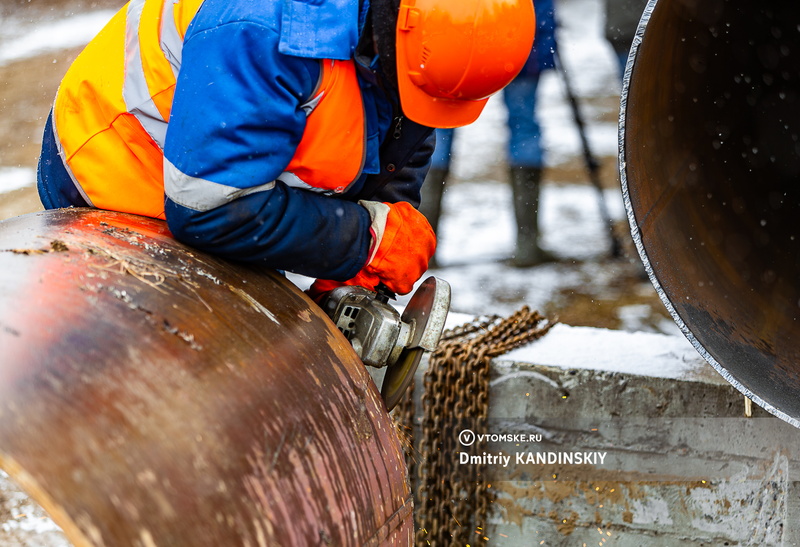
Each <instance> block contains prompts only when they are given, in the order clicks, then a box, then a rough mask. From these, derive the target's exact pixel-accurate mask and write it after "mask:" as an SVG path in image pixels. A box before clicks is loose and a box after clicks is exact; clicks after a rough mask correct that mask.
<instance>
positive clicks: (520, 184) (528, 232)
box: [510, 167, 553, 268]
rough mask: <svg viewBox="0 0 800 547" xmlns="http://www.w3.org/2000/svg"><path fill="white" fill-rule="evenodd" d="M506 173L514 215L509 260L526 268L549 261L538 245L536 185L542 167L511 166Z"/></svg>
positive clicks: (539, 178) (539, 181)
mask: <svg viewBox="0 0 800 547" xmlns="http://www.w3.org/2000/svg"><path fill="white" fill-rule="evenodd" d="M510 174H511V189H512V192H513V196H514V216H515V217H516V219H517V246H516V251H515V253H514V257H513V259H512V260H511V263H512V265H514V266H516V267H518V268H527V267H530V266H536V265H537V264H541V263H543V262H547V261H550V260H552V259H553V257H552V255H550V253H548V252H546V251H543V250H542V249H541V247H539V186H540V183H541V180H542V169H541V168H539V167H512V168H511V169H510Z"/></svg>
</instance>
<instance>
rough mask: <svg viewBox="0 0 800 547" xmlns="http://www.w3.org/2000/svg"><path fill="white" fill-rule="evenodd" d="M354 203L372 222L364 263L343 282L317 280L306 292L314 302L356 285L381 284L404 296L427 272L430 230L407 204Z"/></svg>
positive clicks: (433, 245) (431, 241) (371, 287)
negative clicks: (346, 286) (339, 289)
mask: <svg viewBox="0 0 800 547" xmlns="http://www.w3.org/2000/svg"><path fill="white" fill-rule="evenodd" d="M358 203H359V205H361V206H362V207H364V208H365V209H366V210H367V211H369V215H370V218H371V219H372V224H371V225H370V233H371V235H372V246H371V247H370V253H369V259H368V260H367V264H366V265H365V266H364V267H363V268H361V271H360V272H358V273H357V274H356V276H355V277H353V278H352V279H348V280H347V281H331V280H328V279H317V280H316V281H315V282H314V283H313V285H311V287H310V288H309V289H308V295H309V296H310V297H311V298H312V299H314V300H315V301H318V300H319V298H320V297H321V296H322V295H323V294H326V293H328V292H329V291H332V290H333V289H335V288H336V287H341V286H342V285H358V286H360V287H364V288H367V289H369V290H371V291H374V290H375V287H377V286H378V284H379V283H383V284H384V285H386V286H387V287H388V288H389V289H390V290H391V291H393V292H395V293H397V294H408V293H410V292H411V289H413V288H414V283H416V282H417V280H419V278H420V277H422V274H424V273H425V271H426V270H427V269H428V262H429V261H430V259H431V257H432V256H433V253H434V252H435V251H436V234H434V233H433V228H431V225H430V224H429V223H428V220H427V219H426V218H425V216H424V215H423V214H422V213H420V212H419V211H417V210H416V209H414V207H413V206H412V205H411V204H410V203H407V202H405V201H401V202H398V203H380V202H377V201H364V200H362V201H359V202H358Z"/></svg>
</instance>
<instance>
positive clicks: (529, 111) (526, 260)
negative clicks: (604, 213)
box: [420, 0, 556, 268]
mask: <svg viewBox="0 0 800 547" xmlns="http://www.w3.org/2000/svg"><path fill="white" fill-rule="evenodd" d="M534 11H535V13H536V34H535V37H534V42H533V48H532V50H531V53H530V56H529V57H528V60H527V62H526V63H525V66H524V67H523V68H522V71H521V72H520V73H519V75H518V76H517V77H516V78H515V79H514V80H513V81H512V82H511V83H510V84H508V86H506V87H505V89H503V102H504V104H505V105H506V109H507V111H508V128H509V131H510V138H509V142H508V165H509V178H510V182H511V188H512V192H513V202H514V215H515V217H516V221H517V239H516V250H515V252H514V256H513V257H512V259H511V264H512V265H513V266H516V267H520V268H527V267H531V266H535V265H537V264H541V263H543V262H547V261H550V260H552V259H553V257H552V256H551V255H550V254H549V253H548V252H547V251H545V250H543V249H542V248H541V247H540V245H539V222H538V216H539V187H540V184H541V179H542V170H543V167H544V149H543V147H542V139H541V127H540V126H539V122H538V120H537V118H536V91H537V88H538V86H539V76H540V74H541V73H542V72H544V71H545V70H548V69H551V68H554V66H555V59H554V56H555V48H556V37H555V28H556V21H555V8H554V6H553V0H536V2H535V3H534ZM454 139H455V131H454V130H453V129H437V130H436V149H435V151H434V154H433V157H432V161H431V169H430V171H429V172H428V176H427V178H426V179H425V184H423V186H422V201H421V204H420V211H421V212H422V213H423V214H424V215H425V216H426V217H427V219H428V222H430V224H431V226H432V227H433V229H434V231H436V232H437V233H438V228H439V218H440V216H441V209H442V195H443V193H444V187H445V184H446V183H447V179H448V176H449V174H450V164H451V161H452V150H453V141H454ZM436 265H437V263H436V261H435V257H434V260H433V261H432V263H431V266H433V267H435V266H436Z"/></svg>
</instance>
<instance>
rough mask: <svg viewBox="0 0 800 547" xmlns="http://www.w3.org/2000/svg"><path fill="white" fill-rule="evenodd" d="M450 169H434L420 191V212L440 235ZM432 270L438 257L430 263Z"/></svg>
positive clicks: (429, 172)
mask: <svg viewBox="0 0 800 547" xmlns="http://www.w3.org/2000/svg"><path fill="white" fill-rule="evenodd" d="M448 174H449V170H448V169H438V168H435V167H432V168H431V169H430V171H428V175H427V176H426V177H425V182H424V183H423V185H422V188H421V189H420V196H421V198H420V204H419V212H420V213H422V214H423V215H425V218H427V219H428V222H429V223H430V225H431V228H433V232H434V233H435V234H436V235H437V237H438V235H439V217H440V216H441V213H442V194H443V193H444V185H445V183H446V182H447V175H448ZM430 267H431V268H436V267H437V264H436V257H435V256H434V257H433V258H432V259H431V262H430Z"/></svg>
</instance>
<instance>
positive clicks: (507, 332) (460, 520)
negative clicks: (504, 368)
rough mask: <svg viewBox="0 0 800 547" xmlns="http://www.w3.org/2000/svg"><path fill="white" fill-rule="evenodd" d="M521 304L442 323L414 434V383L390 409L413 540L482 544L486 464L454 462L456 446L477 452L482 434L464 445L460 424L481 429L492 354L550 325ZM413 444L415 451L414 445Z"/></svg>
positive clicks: (445, 545)
mask: <svg viewBox="0 0 800 547" xmlns="http://www.w3.org/2000/svg"><path fill="white" fill-rule="evenodd" d="M554 324H555V322H551V321H548V320H547V319H546V318H545V317H544V316H542V315H540V314H539V312H536V311H530V309H529V308H528V307H527V306H524V307H522V308H521V309H520V310H519V311H517V312H516V313H514V314H513V315H511V316H510V317H508V318H505V319H503V318H501V317H500V316H497V315H492V316H484V317H479V318H477V319H475V320H474V321H472V322H470V323H467V324H465V325H462V326H460V327H457V328H455V329H452V330H448V331H446V332H445V333H444V334H443V335H442V338H441V340H440V341H439V345H438V346H437V348H436V350H435V351H434V352H433V353H432V354H431V357H430V360H429V363H428V370H427V371H426V372H425V375H424V381H423V394H422V397H421V403H420V404H421V405H422V417H421V423H420V432H421V434H420V435H419V439H418V442H417V443H415V442H414V439H413V434H412V432H413V426H414V419H415V412H414V410H415V409H414V402H413V387H412V389H409V390H408V394H407V395H406V396H405V397H404V399H403V401H401V403H400V404H399V405H398V408H397V409H396V410H395V412H394V418H395V421H396V422H397V423H398V429H399V430H401V431H405V432H407V433H408V435H409V438H407V439H406V443H405V446H406V463H407V464H408V468H409V477H410V478H411V485H412V488H416V490H415V496H414V498H415V499H414V504H415V510H414V513H415V521H416V535H415V545H416V546H417V547H449V546H451V545H456V546H464V545H467V544H469V545H470V546H484V545H486V540H487V538H486V535H485V530H486V523H487V517H488V513H489V504H490V503H492V501H493V495H492V492H491V490H490V489H489V485H488V483H487V481H486V477H485V475H486V469H485V466H460V464H458V463H457V460H458V453H459V452H467V453H468V454H469V455H471V456H472V455H480V454H482V453H483V452H484V451H485V450H486V442H485V441H484V442H475V443H474V444H472V445H471V446H468V447H464V446H461V445H460V444H459V442H458V434H459V433H460V432H461V431H462V430H463V429H472V430H473V431H476V432H478V433H480V432H484V431H485V429H486V424H487V421H488V416H489V368H490V367H489V364H490V362H491V360H492V358H494V357H497V356H499V355H502V354H504V353H507V352H509V351H511V350H512V349H514V348H516V347H519V346H521V345H524V344H527V343H528V342H531V341H533V340H536V339H537V338H541V337H542V336H544V335H545V334H547V332H548V331H549V330H550V329H551V328H552V327H553V325H554ZM415 444H417V445H418V452H417V453H415V449H414V448H415V447H414V445H415Z"/></svg>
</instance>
